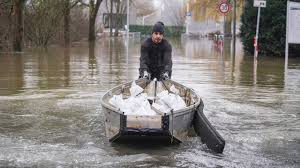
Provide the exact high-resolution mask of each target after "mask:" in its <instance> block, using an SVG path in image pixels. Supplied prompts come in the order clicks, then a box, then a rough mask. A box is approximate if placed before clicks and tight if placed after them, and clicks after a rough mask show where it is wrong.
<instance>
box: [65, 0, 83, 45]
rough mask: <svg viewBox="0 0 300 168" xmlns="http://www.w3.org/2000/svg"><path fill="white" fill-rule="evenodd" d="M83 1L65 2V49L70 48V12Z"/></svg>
mask: <svg viewBox="0 0 300 168" xmlns="http://www.w3.org/2000/svg"><path fill="white" fill-rule="evenodd" d="M79 2H81V0H74V1H73V0H64V8H63V14H64V45H65V47H69V46H70V20H71V17H70V11H71V9H72V8H73V7H75V6H76V5H77V4H78V3H79Z"/></svg>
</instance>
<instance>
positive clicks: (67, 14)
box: [64, 0, 71, 47]
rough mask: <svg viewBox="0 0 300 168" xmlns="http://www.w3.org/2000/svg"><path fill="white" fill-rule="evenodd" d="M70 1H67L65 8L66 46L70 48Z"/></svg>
mask: <svg viewBox="0 0 300 168" xmlns="http://www.w3.org/2000/svg"><path fill="white" fill-rule="evenodd" d="M70 9H71V8H70V1H69V0H65V7H64V45H65V47H70Z"/></svg>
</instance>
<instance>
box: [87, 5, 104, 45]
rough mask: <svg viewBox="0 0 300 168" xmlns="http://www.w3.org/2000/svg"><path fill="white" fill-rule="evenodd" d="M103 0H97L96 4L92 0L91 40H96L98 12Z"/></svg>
mask: <svg viewBox="0 0 300 168" xmlns="http://www.w3.org/2000/svg"><path fill="white" fill-rule="evenodd" d="M101 2H102V0H97V1H96V5H95V4H94V0H90V16H89V22H90V23H89V41H95V39H96V36H95V23H96V18H97V13H98V10H99V7H100V4H101Z"/></svg>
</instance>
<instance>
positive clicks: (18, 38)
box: [11, 0, 25, 51]
mask: <svg viewBox="0 0 300 168" xmlns="http://www.w3.org/2000/svg"><path fill="white" fill-rule="evenodd" d="M24 4H25V0H13V6H12V11H11V12H12V13H11V17H12V19H11V21H12V35H13V41H12V44H13V45H12V46H13V50H14V51H22V46H23V30H24V27H23V9H24Z"/></svg>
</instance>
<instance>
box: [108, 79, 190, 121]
mask: <svg viewBox="0 0 300 168" xmlns="http://www.w3.org/2000/svg"><path fill="white" fill-rule="evenodd" d="M170 90H171V91H172V92H173V93H175V94H173V93H169V92H168V91H167V90H165V91H162V92H160V93H159V94H157V97H156V101H155V103H153V104H152V106H153V107H154V108H155V109H157V110H159V111H161V112H164V113H168V112H170V111H171V110H172V109H173V110H174V111H176V110H179V109H181V108H184V107H186V104H185V102H184V100H183V99H182V98H181V97H180V96H179V95H177V94H178V90H177V89H176V88H175V87H174V85H173V86H172V87H171V88H170ZM143 91H144V89H143V88H141V87H140V86H138V85H136V83H135V82H134V81H133V82H132V85H131V88H130V94H131V96H130V97H129V98H128V99H123V95H122V94H120V95H114V96H113V97H112V98H111V99H110V100H109V103H110V104H112V105H114V106H115V107H117V108H118V109H120V111H122V112H124V114H125V115H156V112H155V111H153V110H152V109H151V105H150V103H149V101H148V95H147V93H142V92H143Z"/></svg>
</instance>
